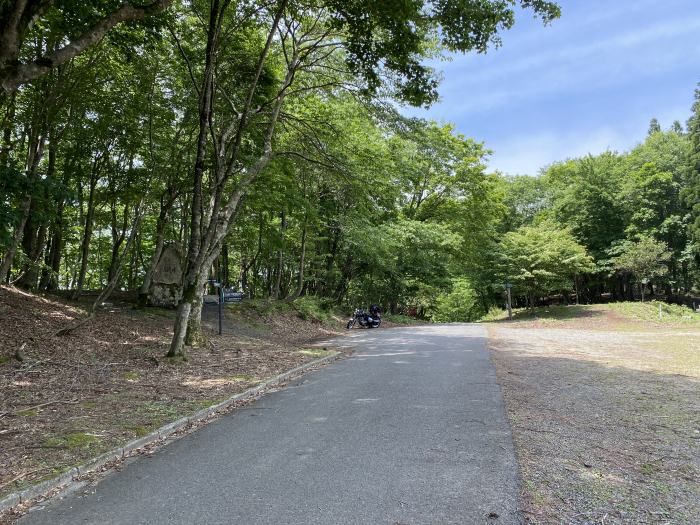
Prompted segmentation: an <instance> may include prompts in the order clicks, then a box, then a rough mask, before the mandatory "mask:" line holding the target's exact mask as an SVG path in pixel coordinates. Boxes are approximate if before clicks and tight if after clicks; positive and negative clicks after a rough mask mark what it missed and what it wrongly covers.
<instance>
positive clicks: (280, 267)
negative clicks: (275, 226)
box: [273, 211, 287, 299]
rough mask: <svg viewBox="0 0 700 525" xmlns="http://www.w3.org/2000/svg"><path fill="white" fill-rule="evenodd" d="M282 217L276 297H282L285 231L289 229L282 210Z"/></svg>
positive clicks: (274, 295)
mask: <svg viewBox="0 0 700 525" xmlns="http://www.w3.org/2000/svg"><path fill="white" fill-rule="evenodd" d="M280 218H281V219H282V222H281V223H280V248H279V250H277V270H276V272H275V273H276V279H275V291H274V294H273V297H274V298H275V299H281V298H282V297H281V295H280V294H281V285H282V272H283V270H284V249H283V246H284V232H285V230H286V229H287V216H286V214H285V213H284V211H282V213H280Z"/></svg>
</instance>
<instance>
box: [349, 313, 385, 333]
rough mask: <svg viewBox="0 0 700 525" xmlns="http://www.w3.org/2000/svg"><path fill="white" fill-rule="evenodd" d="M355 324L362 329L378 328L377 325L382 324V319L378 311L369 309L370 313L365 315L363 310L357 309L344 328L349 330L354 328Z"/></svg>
mask: <svg viewBox="0 0 700 525" xmlns="http://www.w3.org/2000/svg"><path fill="white" fill-rule="evenodd" d="M355 323H358V324H359V325H360V326H361V327H362V328H379V325H381V324H382V318H381V316H380V315H379V310H378V309H370V313H366V312H365V311H364V310H361V309H359V308H357V309H355V313H353V314H352V317H351V318H350V320H349V321H348V324H347V325H346V328H347V329H348V330H350V329H351V328H352V327H353V326H355Z"/></svg>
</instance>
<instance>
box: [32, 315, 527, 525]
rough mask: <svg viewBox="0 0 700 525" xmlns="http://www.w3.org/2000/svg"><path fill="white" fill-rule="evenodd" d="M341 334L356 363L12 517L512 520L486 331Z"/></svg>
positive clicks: (514, 487) (513, 492)
mask: <svg viewBox="0 0 700 525" xmlns="http://www.w3.org/2000/svg"><path fill="white" fill-rule="evenodd" d="M343 341H344V342H348V339H344V340H343ZM350 341H351V342H352V344H353V345H354V346H355V347H356V349H357V351H356V353H355V354H354V355H353V357H351V358H349V359H347V360H344V361H340V362H337V363H335V364H333V365H331V366H329V367H327V368H324V369H322V370H320V371H318V372H315V373H312V374H310V375H307V376H305V377H303V378H301V379H299V380H297V381H296V382H294V383H292V384H291V385H290V386H289V387H287V388H285V389H283V390H279V391H277V392H273V393H271V394H269V395H267V396H265V397H264V398H262V399H261V400H259V401H257V402H256V403H254V404H252V405H249V406H248V407H247V408H245V409H242V410H239V411H237V412H235V413H233V414H231V415H229V416H226V417H222V418H221V419H219V420H217V421H215V422H214V423H212V424H210V425H208V426H207V427H205V428H203V429H201V430H199V431H197V432H195V433H193V434H190V435H188V436H186V437H184V438H182V439H180V440H178V441H175V442H173V443H171V444H170V445H168V446H166V447H164V448H162V449H161V450H160V451H158V452H157V453H155V454H154V455H153V456H151V457H144V458H138V459H136V460H133V461H132V462H131V463H129V464H128V465H126V466H125V468H124V469H123V470H122V471H121V472H117V473H114V474H110V475H109V476H107V477H106V478H105V479H104V480H103V481H102V482H100V483H99V484H98V485H97V486H95V487H93V488H92V489H91V490H92V491H94V492H93V493H91V494H89V495H87V496H78V495H71V496H68V497H66V498H65V499H63V500H59V501H54V502H51V503H49V504H48V505H46V506H45V507H44V508H39V509H37V510H35V511H33V512H30V513H29V514H28V515H27V516H25V518H24V519H23V520H22V521H21V523H23V524H43V523H47V524H48V523H50V524H63V523H65V524H77V523H100V524H108V523H110V524H111V523H128V524H136V523H149V524H150V523H157V524H160V523H183V524H184V523H188V524H189V523H221V524H223V523H226V524H245V525H248V524H257V523H268V524H286V523H294V524H297V523H298V524H344V523H353V524H355V523H358V524H359V523H367V524H382V523H386V524H394V525H396V524H402V525H408V524H412V525H413V524H424V523H440V524H444V523H460V524H472V523H474V524H479V523H501V524H502V523H518V519H517V515H516V502H517V492H518V482H517V474H516V462H515V458H514V454H513V449H512V444H511V437H510V433H509V430H508V425H507V422H506V419H505V416H504V413H503V406H502V402H501V394H500V391H499V388H498V385H497V383H496V377H495V373H494V369H493V366H492V364H491V362H490V360H489V356H488V353H487V351H486V348H485V343H486V335H485V330H484V329H483V327H480V326H476V325H445V326H425V327H412V328H395V329H379V330H354V331H353V333H352V335H351V336H350ZM490 513H496V514H498V516H499V517H498V518H494V517H492V518H489V517H488V515H489V514H490ZM492 516H495V515H492Z"/></svg>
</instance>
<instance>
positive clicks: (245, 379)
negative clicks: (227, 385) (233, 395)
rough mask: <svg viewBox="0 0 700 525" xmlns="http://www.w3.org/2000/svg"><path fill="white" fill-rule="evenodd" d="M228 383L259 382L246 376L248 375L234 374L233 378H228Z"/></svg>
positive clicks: (252, 377)
mask: <svg viewBox="0 0 700 525" xmlns="http://www.w3.org/2000/svg"><path fill="white" fill-rule="evenodd" d="M228 380H229V381H240V382H246V383H249V382H256V383H257V382H259V381H260V380H259V379H258V378H257V377H254V376H251V375H248V374H236V375H233V376H229V377H228Z"/></svg>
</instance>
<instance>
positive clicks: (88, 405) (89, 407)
mask: <svg viewBox="0 0 700 525" xmlns="http://www.w3.org/2000/svg"><path fill="white" fill-rule="evenodd" d="M80 408H85V409H87V410H92V409H93V408H97V402H96V401H83V402H82V403H80Z"/></svg>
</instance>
